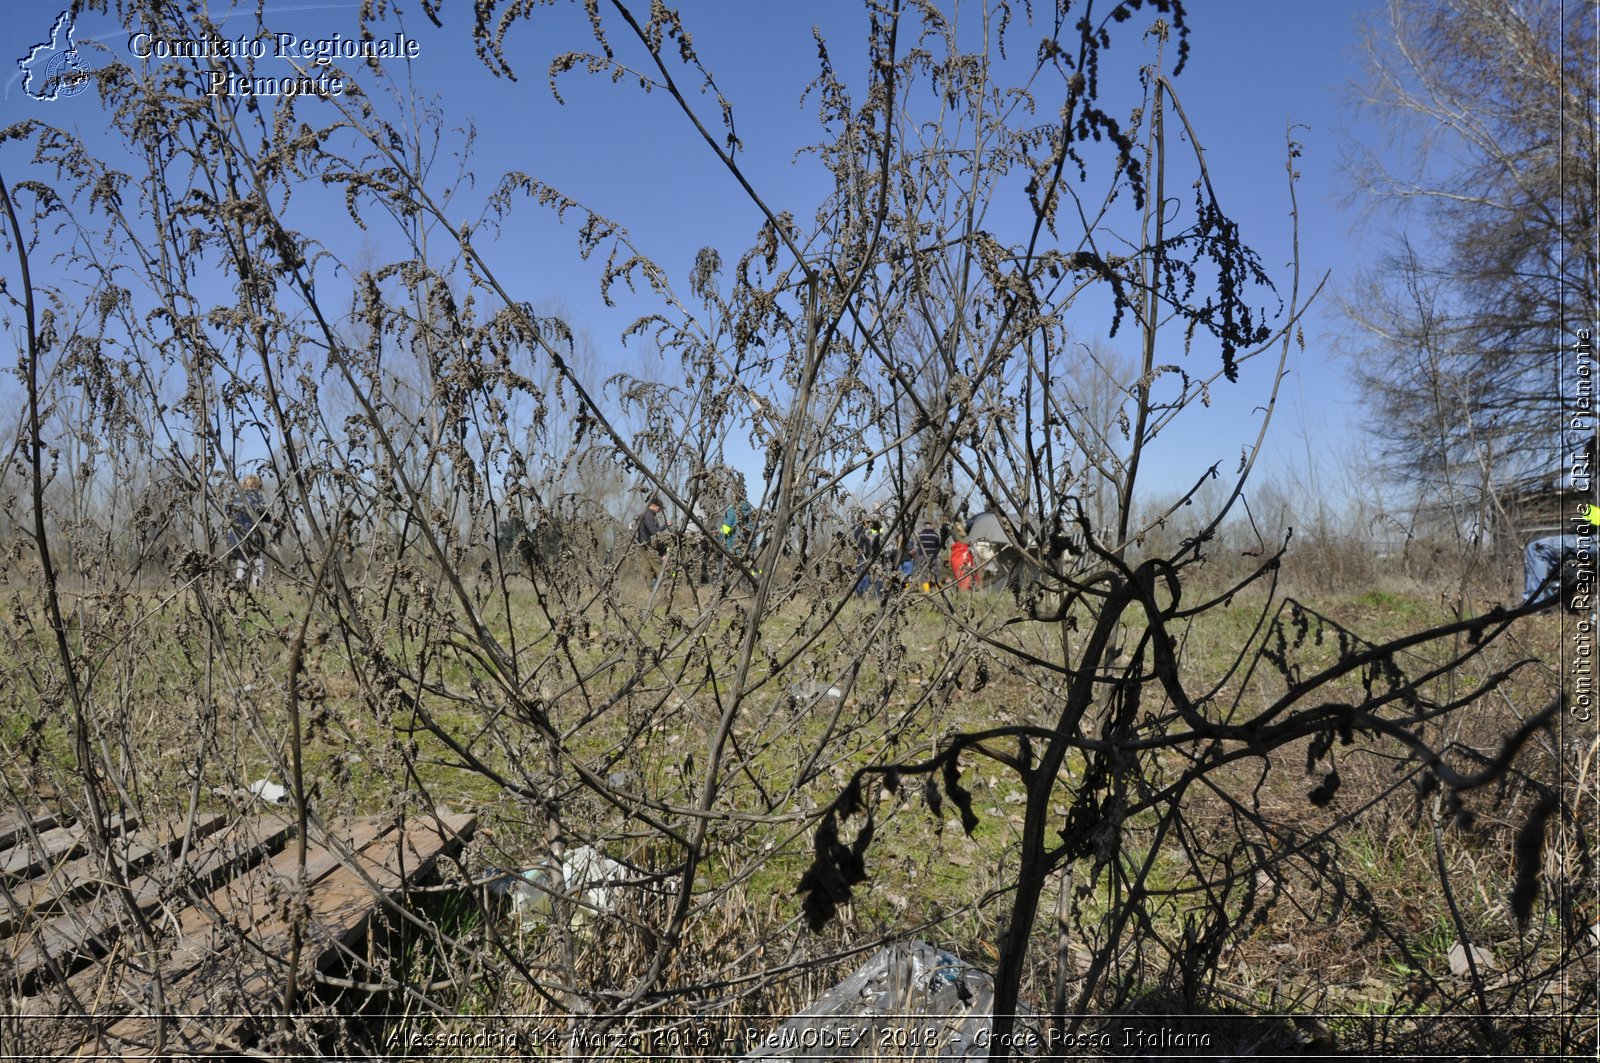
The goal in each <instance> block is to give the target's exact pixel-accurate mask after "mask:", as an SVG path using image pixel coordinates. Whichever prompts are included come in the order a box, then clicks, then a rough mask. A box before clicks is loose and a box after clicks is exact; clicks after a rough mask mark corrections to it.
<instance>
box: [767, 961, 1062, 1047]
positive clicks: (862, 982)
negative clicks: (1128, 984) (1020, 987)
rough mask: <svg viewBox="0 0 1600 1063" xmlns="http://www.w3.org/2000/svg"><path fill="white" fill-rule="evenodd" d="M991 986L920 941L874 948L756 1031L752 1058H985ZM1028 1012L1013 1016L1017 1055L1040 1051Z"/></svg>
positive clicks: (966, 966)
mask: <svg viewBox="0 0 1600 1063" xmlns="http://www.w3.org/2000/svg"><path fill="white" fill-rule="evenodd" d="M993 1008H994V980H993V979H992V978H990V977H989V975H988V974H986V973H985V972H983V971H980V970H978V969H977V968H976V967H973V966H972V965H970V964H968V963H967V962H966V961H965V960H962V959H961V958H960V957H959V956H956V955H955V954H954V953H951V952H946V951H945V950H943V949H938V948H935V947H934V946H932V945H930V944H928V943H927V942H925V941H902V942H897V943H896V944H893V945H890V946H888V947H887V948H883V949H880V950H879V951H878V952H877V953H875V954H874V955H873V956H872V958H871V959H869V960H867V962H866V963H864V964H862V965H861V967H859V968H858V969H857V970H856V972H855V973H854V974H852V975H850V976H849V977H848V978H846V979H845V980H844V981H842V982H840V983H839V984H838V985H836V986H834V987H833V988H832V989H829V990H827V991H826V992H824V993H823V994H822V995H821V996H819V997H817V999H816V1000H815V1001H814V1002H812V1004H811V1006H810V1007H808V1008H806V1009H805V1010H804V1011H802V1012H800V1013H799V1014H798V1015H796V1016H794V1017H793V1018H792V1019H790V1020H789V1021H788V1022H786V1023H784V1024H783V1025H782V1026H779V1027H778V1028H776V1029H774V1030H771V1031H769V1032H765V1033H762V1032H756V1033H755V1034H754V1036H753V1043H752V1045H751V1051H750V1052H749V1054H748V1055H746V1056H745V1057H744V1058H745V1059H747V1060H754V1059H794V1060H831V1059H841V1060H842V1059H851V1060H855V1059H896V1060H901V1059H987V1058H988V1057H989V1047H990V1040H991V1038H990V1021H989V1016H990V1013H991V1012H992V1011H993ZM1040 1037H1041V1035H1040V1031H1039V1024H1038V1021H1037V1019H1036V1018H1035V1017H1034V1016H1033V1015H1032V1013H1029V1012H1024V1013H1022V1014H1020V1015H1019V1016H1018V1018H1017V1022H1016V1026H1015V1029H1014V1031H1013V1033H1012V1048H1013V1054H1014V1056H1017V1057H1028V1056H1036V1055H1038V1054H1039V1053H1040V1048H1041V1040H1040Z"/></svg>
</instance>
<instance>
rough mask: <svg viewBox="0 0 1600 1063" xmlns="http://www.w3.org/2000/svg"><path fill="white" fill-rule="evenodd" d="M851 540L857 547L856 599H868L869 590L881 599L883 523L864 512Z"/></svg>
mask: <svg viewBox="0 0 1600 1063" xmlns="http://www.w3.org/2000/svg"><path fill="white" fill-rule="evenodd" d="M851 538H852V540H853V541H854V543H855V547H856V585H855V595H856V597H858V598H864V597H866V594H867V591H868V590H871V591H872V593H873V595H874V596H877V597H881V596H882V594H883V577H882V576H881V575H880V574H879V572H878V568H879V565H880V563H881V561H880V555H881V554H882V552H883V523H882V522H881V521H879V520H878V519H877V518H876V517H871V516H868V515H867V513H866V511H865V510H863V511H862V512H861V519H860V522H859V523H858V524H857V525H856V530H855V533H854V534H853V535H852V536H851Z"/></svg>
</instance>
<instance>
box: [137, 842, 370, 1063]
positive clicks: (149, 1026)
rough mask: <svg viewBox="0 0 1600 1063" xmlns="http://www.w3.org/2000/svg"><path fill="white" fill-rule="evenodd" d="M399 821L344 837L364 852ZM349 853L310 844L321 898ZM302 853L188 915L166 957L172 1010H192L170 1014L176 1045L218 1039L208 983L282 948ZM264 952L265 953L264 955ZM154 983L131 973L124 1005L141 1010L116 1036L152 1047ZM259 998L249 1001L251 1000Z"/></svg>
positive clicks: (257, 872)
mask: <svg viewBox="0 0 1600 1063" xmlns="http://www.w3.org/2000/svg"><path fill="white" fill-rule="evenodd" d="M394 826H395V824H394V822H393V821H392V820H389V821H373V820H365V821H360V822H358V823H357V824H355V825H354V828H353V829H352V831H351V833H350V836H349V837H348V838H347V839H345V848H346V849H348V850H354V851H355V852H356V853H357V854H359V853H360V851H361V850H363V849H365V848H366V847H367V846H369V845H372V844H373V843H374V842H377V841H378V840H379V839H380V838H382V837H383V836H384V835H386V834H388V833H391V832H392V831H393V829H394ZM343 860H344V857H343V856H342V855H341V854H340V853H339V852H338V851H335V850H333V849H330V848H328V847H326V846H323V847H311V848H310V849H309V851H308V853H307V859H306V869H305V881H306V882H307V883H309V884H310V885H311V886H312V889H313V893H312V896H315V892H314V891H315V888H316V885H317V883H318V882H319V881H320V880H321V879H323V878H326V877H327V876H329V875H331V874H332V873H333V872H334V871H336V870H338V868H339V866H340V864H341V862H342V861H343ZM298 870H299V855H298V853H297V852H296V851H295V847H294V846H292V845H291V846H289V847H288V848H286V849H285V850H284V851H283V852H281V853H279V854H278V855H277V856H276V857H274V858H273V859H272V860H271V861H269V862H267V863H265V864H263V865H261V866H260V867H257V868H255V869H253V870H252V871H251V872H250V873H248V874H246V875H242V876H240V877H239V878H237V879H234V880H232V881H230V882H227V883H225V884H223V885H222V886H221V887H220V888H218V889H217V890H216V891H214V892H213V893H212V894H211V896H210V897H208V898H205V900H204V901H203V902H202V903H199V904H196V905H195V906H194V907H192V908H189V909H188V910H186V911H185V912H184V913H183V916H182V918H181V920H180V921H179V924H178V928H177V941H176V942H175V944H174V945H173V947H172V948H171V950H170V951H167V952H165V953H164V955H163V956H162V958H161V973H162V986H161V991H162V997H161V999H162V1000H163V1001H164V1002H165V1004H166V1010H167V1012H168V1014H169V1015H175V1016H192V1018H187V1019H185V1018H181V1017H180V1018H174V1019H171V1020H169V1021H170V1023H171V1024H172V1025H173V1028H171V1029H169V1031H168V1042H167V1043H168V1045H169V1047H170V1048H173V1049H176V1048H180V1047H182V1048H191V1047H193V1045H194V1044H208V1045H211V1044H215V1043H216V1038H215V1036H214V1035H213V1032H212V1031H213V1028H214V1026H215V1020H214V1018H213V1017H214V1016H215V1015H216V1012H215V1011H214V1010H213V1009H211V1008H209V1007H207V1006H205V1005H204V999H205V997H206V996H207V993H208V989H209V988H210V987H209V985H208V983H210V982H212V981H214V980H216V979H225V978H226V977H228V973H227V972H228V971H229V969H230V968H233V967H238V966H241V965H249V964H255V963H261V962H263V961H264V960H267V959H268V957H269V956H270V950H272V949H274V948H281V947H282V944H283V943H280V942H278V941H277V940H276V939H275V938H274V937H273V936H272V935H271V934H270V933H262V930H263V929H269V930H270V928H271V927H272V926H274V925H276V924H275V922H274V916H273V908H274V907H275V906H278V905H279V904H280V902H281V901H282V900H286V899H288V898H289V897H292V896H293V895H294V890H293V888H292V886H293V883H294V881H295V879H296V878H297V876H298ZM264 953H265V954H266V955H264ZM154 988H155V987H154V986H153V985H152V984H151V981H150V979H148V978H132V979H124V980H123V984H122V985H121V986H120V987H119V988H118V994H117V995H118V1000H117V1004H118V1006H119V1007H129V1006H131V1008H132V1009H133V1011H134V1012H135V1014H133V1015H131V1016H129V1017H127V1018H125V1019H123V1020H121V1021H119V1022H118V1023H116V1024H115V1025H114V1026H113V1027H112V1028H111V1030H110V1031H108V1033H109V1035H110V1036H113V1037H115V1038H117V1040H118V1041H121V1042H124V1043H126V1044H128V1045H130V1046H133V1047H138V1046H146V1047H147V1046H149V1045H151V1044H153V1042H154V1035H155V1020H154V1019H153V1018H152V1016H151V1014H150V1013H151V1012H152V1010H153V1009H154V1008H155V1007H156V998H155V994H154ZM254 1003H255V1002H254V1001H248V1000H247V1001H246V1004H247V1005H251V1004H254Z"/></svg>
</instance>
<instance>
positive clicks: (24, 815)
mask: <svg viewBox="0 0 1600 1063" xmlns="http://www.w3.org/2000/svg"><path fill="white" fill-rule="evenodd" d="M59 826H61V824H60V823H58V822H57V821H56V815H55V813H54V812H51V811H50V810H49V809H48V808H36V809H34V810H33V811H31V812H7V813H6V814H5V815H3V816H0V849H9V848H11V847H12V846H13V845H15V844H17V839H18V838H26V837H27V836H28V835H29V834H37V833H39V832H40V831H47V830H50V829H51V828H53V827H59Z"/></svg>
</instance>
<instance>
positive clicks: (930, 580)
mask: <svg viewBox="0 0 1600 1063" xmlns="http://www.w3.org/2000/svg"><path fill="white" fill-rule="evenodd" d="M943 553H944V536H942V535H940V534H939V529H937V528H935V527H934V526H933V521H931V520H925V521H923V522H922V527H920V528H918V529H917V560H918V561H920V562H921V563H922V566H921V567H922V589H923V590H924V591H931V590H933V589H934V588H936V587H938V586H939V582H940V580H941V578H942V577H943V575H944V574H943V573H942V572H940V571H939V559H940V555H942V554H943Z"/></svg>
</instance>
